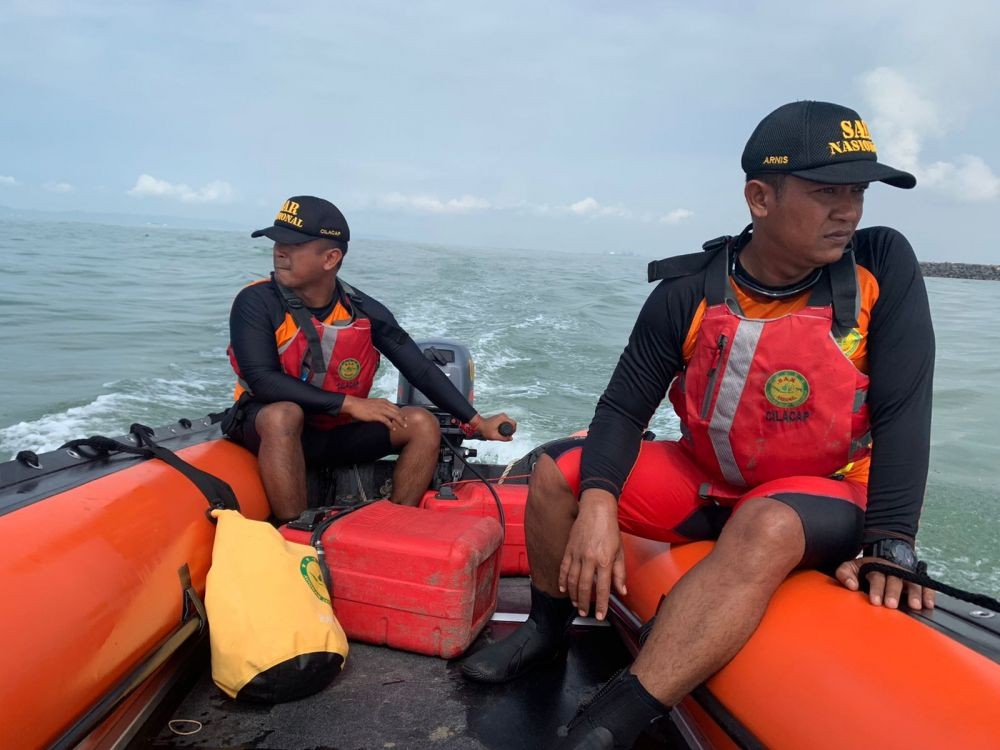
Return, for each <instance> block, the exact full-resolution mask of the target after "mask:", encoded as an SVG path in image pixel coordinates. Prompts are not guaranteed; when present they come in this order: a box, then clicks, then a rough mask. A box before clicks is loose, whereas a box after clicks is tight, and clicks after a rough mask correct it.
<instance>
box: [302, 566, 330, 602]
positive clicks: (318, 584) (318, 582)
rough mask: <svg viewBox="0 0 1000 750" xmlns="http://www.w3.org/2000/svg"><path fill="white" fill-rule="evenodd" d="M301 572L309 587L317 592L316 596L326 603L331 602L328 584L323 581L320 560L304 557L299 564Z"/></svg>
mask: <svg viewBox="0 0 1000 750" xmlns="http://www.w3.org/2000/svg"><path fill="white" fill-rule="evenodd" d="M299 572H300V573H301V574H302V577H303V578H304V579H305V581H306V583H308V584H309V588H311V589H312V592H313V593H314V594H316V598H317V599H319V600H320V601H321V602H323V603H324V604H329V603H330V597H329V596H327V593H326V584H325V583H324V582H323V571H321V570H320V568H319V560H317V559H316V558H315V557H303V558H302V563H301V564H300V565H299Z"/></svg>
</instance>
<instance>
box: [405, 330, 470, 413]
mask: <svg viewBox="0 0 1000 750" xmlns="http://www.w3.org/2000/svg"><path fill="white" fill-rule="evenodd" d="M416 344H417V346H418V347H420V350H421V351H422V352H423V353H424V356H425V357H427V359H429V360H430V361H431V362H433V363H434V364H436V365H437V366H438V367H439V368H440V369H441V370H442V371H443V372H444V374H445V375H447V376H448V379H449V380H450V381H451V382H452V384H453V385H454V386H455V387H456V388H457V389H458V390H459V392H460V393H461V394H462V395H463V396H465V397H466V398H467V399H468V400H469V403H470V404H471V403H472V396H473V393H472V385H473V382H474V381H475V379H476V370H475V365H474V364H473V362H472V353H471V352H469V347H467V346H466V345H465V344H462V343H460V342H458V341H454V340H452V339H430V340H427V341H417V342H416ZM396 403H398V404H399V405H400V406H430V407H433V406H434V405H433V404H432V403H431V400H430V399H429V398H427V396H425V395H424V394H423V393H421V392H420V390H419V389H417V388H414V387H413V385H412V384H411V383H410V381H408V380H407V379H406V378H404V377H403V376H402V374H400V376H399V388H398V389H397V391H396Z"/></svg>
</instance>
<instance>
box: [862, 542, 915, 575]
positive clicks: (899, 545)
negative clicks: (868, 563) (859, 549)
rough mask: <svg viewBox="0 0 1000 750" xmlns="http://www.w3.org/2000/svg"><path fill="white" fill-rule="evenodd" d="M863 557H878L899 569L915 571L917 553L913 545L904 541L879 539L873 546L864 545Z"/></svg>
mask: <svg viewBox="0 0 1000 750" xmlns="http://www.w3.org/2000/svg"><path fill="white" fill-rule="evenodd" d="M864 553H865V557H880V558H882V559H883V560H887V561H888V562H891V563H893V564H895V565H898V566H899V567H901V568H906V569H907V570H910V571H914V570H916V569H917V553H916V552H914V551H913V545H912V544H910V543H909V542H907V541H906V540H904V539H879V540H878V541H877V542H875V543H874V544H869V545H865V549H864Z"/></svg>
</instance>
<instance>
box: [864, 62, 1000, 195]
mask: <svg viewBox="0 0 1000 750" xmlns="http://www.w3.org/2000/svg"><path fill="white" fill-rule="evenodd" d="M861 85H862V90H863V91H864V95H865V98H866V99H867V100H868V102H869V103H870V105H871V107H872V110H873V112H874V115H875V116H874V117H873V118H872V120H873V123H874V131H875V134H876V136H877V139H876V143H877V144H879V148H880V149H881V154H880V156H879V161H885V162H886V163H888V164H891V165H892V166H894V167H897V168H899V169H905V170H907V171H908V172H913V174H914V175H916V177H917V181H918V183H919V184H921V185H923V186H926V187H931V188H935V189H938V190H942V191H944V192H947V193H950V194H951V195H952V196H954V197H955V198H958V199H959V200H963V201H990V200H995V199H997V198H998V197H1000V177H997V175H996V174H995V173H994V172H993V169H992V168H991V167H990V166H989V165H988V164H987V163H986V162H985V161H984V160H983V159H982V158H980V157H979V156H974V155H971V154H964V155H961V156H957V157H954V158H953V159H950V160H948V161H936V162H934V163H932V164H924V163H922V161H921V156H922V152H923V150H924V140H925V139H926V138H927V137H928V136H929V137H932V138H942V137H944V136H946V135H948V131H949V126H950V123H949V122H948V121H947V118H946V116H945V115H944V114H942V112H941V108H939V107H937V106H935V104H934V103H933V102H932V101H930V100H929V99H927V98H926V97H923V96H921V94H920V93H919V92H918V91H917V89H916V87H914V86H913V84H911V83H910V81H909V80H907V79H906V77H905V76H903V75H902V74H900V73H899V72H897V71H895V70H893V69H892V68H876V69H875V70H871V71H868V72H867V73H865V74H864V75H863V76H862V77H861Z"/></svg>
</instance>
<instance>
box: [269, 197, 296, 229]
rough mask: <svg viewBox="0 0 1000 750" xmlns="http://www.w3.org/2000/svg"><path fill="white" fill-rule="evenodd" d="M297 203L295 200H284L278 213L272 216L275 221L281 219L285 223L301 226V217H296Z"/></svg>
mask: <svg viewBox="0 0 1000 750" xmlns="http://www.w3.org/2000/svg"><path fill="white" fill-rule="evenodd" d="M298 213H299V204H298V203H296V202H295V201H285V203H284V205H282V207H281V210H280V211H278V215H277V216H276V217H275V218H274V220H275V221H283V222H285V223H286V224H292V225H293V226H296V227H298V228H299V229H301V228H302V219H300V218H298V216H297V214H298Z"/></svg>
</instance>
